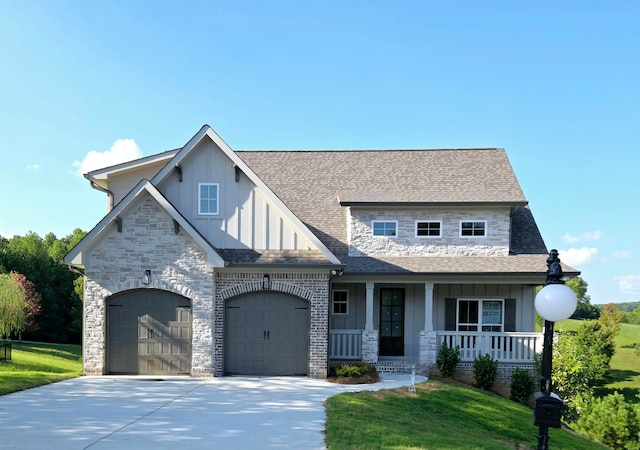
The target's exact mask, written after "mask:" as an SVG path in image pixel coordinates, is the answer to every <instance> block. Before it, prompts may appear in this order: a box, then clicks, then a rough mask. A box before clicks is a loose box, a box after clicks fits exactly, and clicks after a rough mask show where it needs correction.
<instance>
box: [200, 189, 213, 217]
mask: <svg viewBox="0 0 640 450" xmlns="http://www.w3.org/2000/svg"><path fill="white" fill-rule="evenodd" d="M198 214H203V215H213V214H218V184H217V183H200V184H199V185H198Z"/></svg>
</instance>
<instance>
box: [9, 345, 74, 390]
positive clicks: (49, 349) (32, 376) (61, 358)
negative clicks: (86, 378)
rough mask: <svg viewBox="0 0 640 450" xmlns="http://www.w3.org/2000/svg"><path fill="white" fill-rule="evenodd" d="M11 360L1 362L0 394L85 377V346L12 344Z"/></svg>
mask: <svg viewBox="0 0 640 450" xmlns="http://www.w3.org/2000/svg"><path fill="white" fill-rule="evenodd" d="M12 348H13V351H12V359H11V361H1V362H0V395H4V394H8V393H10V392H16V391H21V390H24V389H29V388H32V387H36V386H42V385H44V384H49V383H54V382H56V381H61V380H65V379H67V378H74V377H77V376H80V375H82V347H81V346H80V345H64V344H54V345H51V344H34V343H28V344H27V343H15V342H14V343H13V344H12Z"/></svg>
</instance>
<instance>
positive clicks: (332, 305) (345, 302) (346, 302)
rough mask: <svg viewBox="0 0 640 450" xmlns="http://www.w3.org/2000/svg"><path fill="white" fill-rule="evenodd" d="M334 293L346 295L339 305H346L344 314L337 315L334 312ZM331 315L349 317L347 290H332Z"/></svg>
mask: <svg viewBox="0 0 640 450" xmlns="http://www.w3.org/2000/svg"><path fill="white" fill-rule="evenodd" d="M336 292H344V293H345V294H347V298H346V299H345V300H344V301H342V300H341V301H340V302H339V303H340V304H343V303H344V304H346V306H347V308H346V312H343V313H337V312H335V311H336V310H335V304H336V298H335V294H336ZM331 314H332V315H334V316H348V315H349V291H348V290H347V289H334V290H333V291H332V292H331Z"/></svg>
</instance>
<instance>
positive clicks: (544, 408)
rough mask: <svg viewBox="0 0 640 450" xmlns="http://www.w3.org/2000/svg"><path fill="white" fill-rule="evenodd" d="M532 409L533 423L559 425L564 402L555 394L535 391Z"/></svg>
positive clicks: (549, 425)
mask: <svg viewBox="0 0 640 450" xmlns="http://www.w3.org/2000/svg"><path fill="white" fill-rule="evenodd" d="M534 398H535V403H534V409H533V424H534V425H535V426H538V427H551V428H560V427H561V420H560V419H561V417H562V410H564V402H563V401H562V399H561V398H560V397H558V395H557V394H554V393H551V394H549V395H544V394H542V393H541V392H536V393H535V395H534Z"/></svg>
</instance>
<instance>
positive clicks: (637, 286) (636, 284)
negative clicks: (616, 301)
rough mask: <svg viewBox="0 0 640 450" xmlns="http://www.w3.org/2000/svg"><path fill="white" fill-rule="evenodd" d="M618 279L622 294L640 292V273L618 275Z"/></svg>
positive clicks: (636, 293)
mask: <svg viewBox="0 0 640 450" xmlns="http://www.w3.org/2000/svg"><path fill="white" fill-rule="evenodd" d="M616 280H618V286H619V287H620V293H621V294H622V295H638V294H640V275H624V276H622V277H617V278H616Z"/></svg>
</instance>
